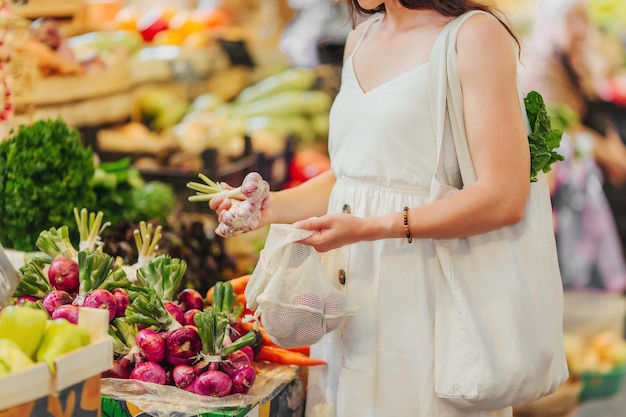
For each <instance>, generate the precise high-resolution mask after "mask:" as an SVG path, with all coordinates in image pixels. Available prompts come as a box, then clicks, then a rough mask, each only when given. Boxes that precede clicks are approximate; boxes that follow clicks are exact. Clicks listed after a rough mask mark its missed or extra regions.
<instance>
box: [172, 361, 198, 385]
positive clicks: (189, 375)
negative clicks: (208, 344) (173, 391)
mask: <svg viewBox="0 0 626 417" xmlns="http://www.w3.org/2000/svg"><path fill="white" fill-rule="evenodd" d="M172 378H173V379H174V384H175V385H176V386H177V387H178V388H182V389H185V388H187V387H189V386H191V387H192V388H193V383H194V381H195V379H196V374H195V373H194V369H193V367H192V366H190V365H177V366H175V367H174V369H173V370H172Z"/></svg>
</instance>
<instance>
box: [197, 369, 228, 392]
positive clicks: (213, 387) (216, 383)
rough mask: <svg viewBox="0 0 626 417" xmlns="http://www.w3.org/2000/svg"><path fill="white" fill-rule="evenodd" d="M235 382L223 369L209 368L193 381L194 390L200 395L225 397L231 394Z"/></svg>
mask: <svg viewBox="0 0 626 417" xmlns="http://www.w3.org/2000/svg"><path fill="white" fill-rule="evenodd" d="M232 387H233V382H232V381H231V379H230V377H229V376H228V375H226V374H225V373H224V372H222V371H218V370H208V371H206V372H205V373H203V374H202V375H200V376H198V377H197V378H196V380H195V381H194V383H193V390H194V392H195V393H196V394H199V395H208V396H211V397H223V396H225V395H228V394H230V390H231V389H232Z"/></svg>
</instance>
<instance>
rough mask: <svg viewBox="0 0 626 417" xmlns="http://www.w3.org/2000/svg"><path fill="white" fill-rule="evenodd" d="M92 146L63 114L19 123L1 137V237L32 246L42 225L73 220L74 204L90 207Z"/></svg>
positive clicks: (14, 245) (24, 247)
mask: <svg viewBox="0 0 626 417" xmlns="http://www.w3.org/2000/svg"><path fill="white" fill-rule="evenodd" d="M93 174H94V162H93V152H92V151H91V149H89V148H86V147H84V146H83V144H82V142H81V138H80V135H79V134H78V131H77V130H74V129H71V128H69V127H68V126H67V125H66V124H65V122H63V121H62V120H41V121H37V122H35V123H34V124H32V125H23V126H20V127H19V128H18V129H17V130H14V131H11V133H10V135H9V137H8V138H6V139H5V140H2V141H0V240H2V243H3V245H4V246H6V247H10V248H14V249H17V250H32V249H33V243H34V241H35V238H36V237H37V235H38V234H39V232H40V231H41V230H44V229H47V228H49V227H50V226H51V225H55V224H67V223H69V222H70V221H71V220H72V208H73V207H74V206H78V207H91V206H92V205H93V204H94V203H95V201H96V195H95V193H94V191H93V189H92V188H91V187H90V185H89V182H90V180H91V178H92V177H93Z"/></svg>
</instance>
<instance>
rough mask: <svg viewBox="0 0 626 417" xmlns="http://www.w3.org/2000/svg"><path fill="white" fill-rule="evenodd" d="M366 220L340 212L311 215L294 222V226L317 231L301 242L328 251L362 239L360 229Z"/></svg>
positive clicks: (320, 250)
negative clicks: (318, 215) (319, 215)
mask: <svg viewBox="0 0 626 417" xmlns="http://www.w3.org/2000/svg"><path fill="white" fill-rule="evenodd" d="M364 220H365V219H363V218H362V217H355V216H353V215H351V214H346V213H338V214H327V215H324V216H321V217H311V218H309V219H306V220H301V221H299V222H296V223H294V226H295V227H298V228H300V229H305V230H314V231H315V233H313V235H311V236H309V237H308V238H306V239H303V240H301V241H300V242H299V243H303V244H305V245H311V246H313V247H314V248H315V250H316V251H318V252H327V251H329V250H331V249H336V248H339V247H341V246H344V245H347V244H350V243H354V242H358V241H360V240H362V239H361V238H360V237H359V236H360V234H359V231H361V230H362V227H363V222H364Z"/></svg>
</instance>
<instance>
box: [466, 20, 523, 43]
mask: <svg viewBox="0 0 626 417" xmlns="http://www.w3.org/2000/svg"><path fill="white" fill-rule="evenodd" d="M459 18H461V19H462V18H464V20H463V22H462V25H461V27H460V28H459V35H458V41H459V42H465V43H471V44H472V45H474V44H479V45H480V46H483V45H484V44H487V45H488V44H489V43H490V41H494V40H498V39H508V40H512V39H513V38H512V36H511V34H510V33H509V31H508V30H507V29H506V27H505V26H504V24H503V23H502V22H501V21H500V20H498V18H497V17H496V16H494V15H492V14H491V13H487V12H483V11H477V12H475V13H471V12H469V13H468V14H467V16H460V17H459Z"/></svg>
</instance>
